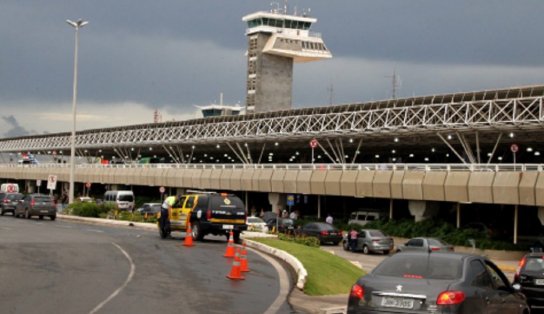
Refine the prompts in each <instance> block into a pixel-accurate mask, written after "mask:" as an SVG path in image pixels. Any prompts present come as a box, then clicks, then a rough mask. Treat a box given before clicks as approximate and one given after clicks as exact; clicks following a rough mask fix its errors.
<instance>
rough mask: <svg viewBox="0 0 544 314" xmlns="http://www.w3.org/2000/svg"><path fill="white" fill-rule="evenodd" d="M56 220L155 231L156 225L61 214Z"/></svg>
mask: <svg viewBox="0 0 544 314" xmlns="http://www.w3.org/2000/svg"><path fill="white" fill-rule="evenodd" d="M57 218H59V219H62V220H70V221H80V222H86V223H91V224H95V225H114V226H121V227H137V228H141V229H148V230H157V225H155V224H154V223H144V222H132V221H126V220H111V219H104V218H92V217H79V216H71V215H63V214H57Z"/></svg>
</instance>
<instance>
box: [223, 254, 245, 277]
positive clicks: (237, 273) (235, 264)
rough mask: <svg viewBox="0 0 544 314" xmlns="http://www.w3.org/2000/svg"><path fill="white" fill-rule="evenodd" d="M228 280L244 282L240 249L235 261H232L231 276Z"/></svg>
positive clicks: (235, 255)
mask: <svg viewBox="0 0 544 314" xmlns="http://www.w3.org/2000/svg"><path fill="white" fill-rule="evenodd" d="M227 278H229V279H231V280H244V279H246V278H244V276H242V271H241V269H240V252H239V249H237V250H236V252H235V253H234V260H233V261H232V267H231V269H230V274H228V275H227Z"/></svg>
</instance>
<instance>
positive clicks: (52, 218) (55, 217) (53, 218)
mask: <svg viewBox="0 0 544 314" xmlns="http://www.w3.org/2000/svg"><path fill="white" fill-rule="evenodd" d="M49 218H51V220H55V219H57V215H52V216H49Z"/></svg>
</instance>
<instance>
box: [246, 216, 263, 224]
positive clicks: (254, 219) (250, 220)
mask: <svg viewBox="0 0 544 314" xmlns="http://www.w3.org/2000/svg"><path fill="white" fill-rule="evenodd" d="M247 222H250V223H263V222H264V221H263V220H262V219H261V218H259V217H248V218H247Z"/></svg>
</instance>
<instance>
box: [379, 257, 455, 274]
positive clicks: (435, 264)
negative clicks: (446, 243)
mask: <svg viewBox="0 0 544 314" xmlns="http://www.w3.org/2000/svg"><path fill="white" fill-rule="evenodd" d="M461 270H462V262H461V260H459V259H455V258H448V257H447V256H445V255H440V254H421V255H402V254H399V255H394V256H392V257H390V258H388V259H385V260H384V261H383V262H382V263H381V264H380V265H378V266H377V267H376V268H375V269H374V271H373V274H375V275H380V276H388V277H401V278H414V279H437V280H453V279H458V278H461Z"/></svg>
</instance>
